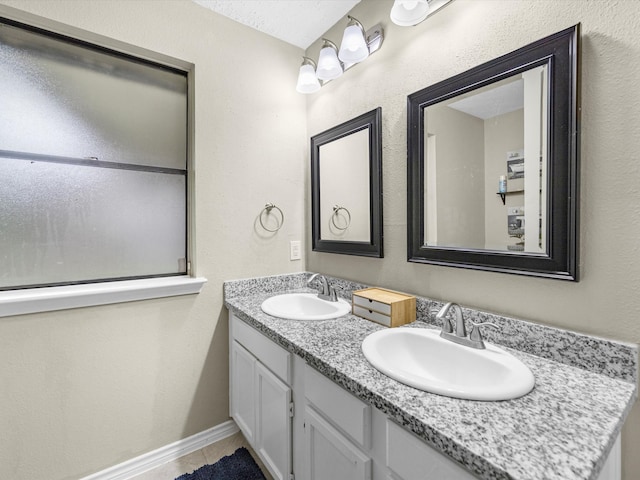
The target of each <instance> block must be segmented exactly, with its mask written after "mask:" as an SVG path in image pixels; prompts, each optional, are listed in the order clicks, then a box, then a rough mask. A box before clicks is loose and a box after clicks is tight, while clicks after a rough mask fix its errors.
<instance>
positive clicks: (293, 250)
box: [289, 240, 302, 260]
mask: <svg viewBox="0 0 640 480" xmlns="http://www.w3.org/2000/svg"><path fill="white" fill-rule="evenodd" d="M301 257H302V253H301V252H300V240H291V241H290V242H289V260H300V258H301Z"/></svg>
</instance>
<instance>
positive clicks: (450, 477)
mask: <svg viewBox="0 0 640 480" xmlns="http://www.w3.org/2000/svg"><path fill="white" fill-rule="evenodd" d="M387 467H389V469H391V471H392V472H393V473H394V474H395V475H397V476H399V477H400V478H403V479H405V480H410V479H415V478H420V479H424V480H442V479H443V478H446V479H447V480H477V479H476V477H475V476H474V475H472V474H471V473H469V472H468V471H467V470H465V469H464V468H462V467H461V466H459V465H458V464H457V463H455V462H453V461H452V460H451V459H449V458H448V457H446V456H444V455H443V454H441V453H439V452H436V451H435V450H434V449H433V448H431V447H429V446H428V445H427V444H426V443H424V442H423V441H422V440H421V439H419V438H418V437H416V436H415V435H413V434H412V433H409V432H408V431H406V430H405V429H404V428H402V427H400V426H398V425H396V424H395V423H393V422H392V421H391V420H389V419H387Z"/></svg>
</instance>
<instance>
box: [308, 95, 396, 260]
mask: <svg viewBox="0 0 640 480" xmlns="http://www.w3.org/2000/svg"><path fill="white" fill-rule="evenodd" d="M367 128H368V129H369V172H367V173H368V174H369V227H370V228H369V242H355V241H340V240H323V239H322V238H320V234H321V233H320V232H321V229H320V227H321V225H320V147H321V146H322V145H325V144H327V143H329V142H333V141H336V140H339V139H340V138H343V137H346V136H347V135H351V134H352V133H356V132H359V131H361V130H364V129H367ZM363 174H366V173H365V172H363ZM311 214H312V221H311V229H312V239H313V247H312V248H313V251H314V252H326V253H341V254H346V255H362V256H366V257H378V258H382V257H383V256H384V254H383V247H382V238H383V235H382V108H380V107H378V108H376V109H375V110H372V111H370V112H367V113H364V114H362V115H360V116H358V117H356V118H353V119H351V120H348V121H346V122H344V123H342V124H340V125H338V126H336V127H333V128H330V129H329V130H326V131H324V132H322V133H319V134H317V135H314V136H313V137H311Z"/></svg>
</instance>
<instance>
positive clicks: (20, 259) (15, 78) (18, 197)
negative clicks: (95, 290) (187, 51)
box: [0, 19, 188, 290]
mask: <svg viewBox="0 0 640 480" xmlns="http://www.w3.org/2000/svg"><path fill="white" fill-rule="evenodd" d="M0 20H1V19H0ZM0 65H2V68H0V92H2V94H1V95H0V290H7V289H14V288H25V287H32V286H46V285H62V284H70V283H84V282H94V281H103V280H121V279H130V278H145V277H153V276H163V275H178V274H185V273H187V261H188V252H187V205H186V191H187V75H186V73H185V72H181V71H178V70H174V69H171V68H169V67H163V66H161V65H155V64H151V63H149V62H145V61H137V60H136V59H133V58H131V57H128V56H124V55H120V54H117V53H114V52H110V51H107V50H105V49H101V48H97V47H96V48H94V47H92V46H90V45H85V44H80V43H77V42H73V41H69V40H66V39H63V38H59V37H53V36H48V35H46V34H44V33H41V32H35V31H31V30H29V29H24V28H21V27H19V26H16V25H13V24H5V23H0Z"/></svg>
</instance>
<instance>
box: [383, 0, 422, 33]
mask: <svg viewBox="0 0 640 480" xmlns="http://www.w3.org/2000/svg"><path fill="white" fill-rule="evenodd" d="M428 15H429V3H428V2H427V0H396V1H395V2H394V3H393V7H392V8H391V13H390V14H389V16H390V17H391V21H392V22H393V23H395V24H396V25H400V26H402V27H410V26H412V25H417V24H418V23H420V22H421V21H423V20H424V19H425V18H427V16H428Z"/></svg>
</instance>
